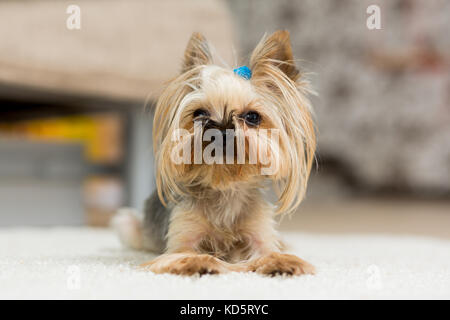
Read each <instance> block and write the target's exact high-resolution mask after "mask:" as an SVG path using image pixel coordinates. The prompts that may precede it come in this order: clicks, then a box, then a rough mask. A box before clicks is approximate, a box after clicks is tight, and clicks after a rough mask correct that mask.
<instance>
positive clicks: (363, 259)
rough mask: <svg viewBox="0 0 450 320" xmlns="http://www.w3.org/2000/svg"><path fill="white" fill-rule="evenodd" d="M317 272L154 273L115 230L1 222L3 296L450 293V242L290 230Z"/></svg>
mask: <svg viewBox="0 0 450 320" xmlns="http://www.w3.org/2000/svg"><path fill="white" fill-rule="evenodd" d="M285 240H286V241H287V242H288V243H289V244H290V245H291V246H292V248H291V250H290V252H293V253H296V254H298V255H299V256H300V257H302V258H304V259H306V260H308V261H309V262H311V263H313V264H314V265H315V266H316V267H317V269H318V274H317V275H316V276H303V277H297V278H281V277H278V278H266V277H261V276H258V275H255V274H227V275H218V276H204V277H201V278H199V277H192V278H188V277H178V276H172V275H154V274H151V273H148V272H144V271H139V270H137V269H136V265H138V264H140V263H142V262H145V261H147V260H149V259H151V258H152V257H153V256H152V255H151V254H145V253H141V252H134V251H130V250H127V249H124V248H122V247H121V245H120V244H119V242H118V240H117V238H116V237H115V235H114V234H113V233H112V232H111V231H109V230H100V229H81V228H80V229H77V228H54V229H0V298H1V299H5V298H6V299H9V298H44V299H47V298H57V299H73V298H74V299H79V298H83V299H98V298H100V299H110V298H117V299H122V298H124V299H316V298H356V299H370V298H447V299H449V298H450V241H444V240H434V239H427V238H420V237H393V236H387V235H379V236H369V235H352V236H326V235H313V234H296V233H290V234H285Z"/></svg>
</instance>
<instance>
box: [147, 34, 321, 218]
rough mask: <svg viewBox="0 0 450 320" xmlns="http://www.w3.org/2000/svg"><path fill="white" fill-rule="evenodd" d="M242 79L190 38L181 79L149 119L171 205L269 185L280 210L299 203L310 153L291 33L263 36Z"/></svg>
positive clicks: (310, 132)
mask: <svg viewBox="0 0 450 320" xmlns="http://www.w3.org/2000/svg"><path fill="white" fill-rule="evenodd" d="M250 68H251V71H252V73H253V75H252V77H251V78H250V79H245V78H243V77H241V76H239V75H237V74H235V73H234V72H233V71H231V70H228V69H225V68H222V67H219V66H216V65H213V64H212V56H211V54H210V51H209V47H208V44H207V42H206V40H205V39H204V38H203V36H201V35H199V34H194V35H193V36H192V37H191V40H190V41H189V43H188V46H187V49H186V52H185V58H184V62H183V67H182V73H181V75H180V76H178V77H177V78H176V79H174V80H173V81H172V82H170V83H169V85H168V87H167V88H166V90H165V91H164V92H163V93H162V95H161V97H160V98H159V100H158V103H157V107H156V113H155V120H154V139H155V140H154V147H155V155H156V165H157V182H158V183H157V185H158V189H159V191H160V195H161V196H162V195H164V196H166V197H168V198H170V199H171V200H175V199H176V198H177V197H180V196H181V197H182V196H184V195H187V194H188V195H195V194H196V193H198V192H199V191H200V190H202V189H204V188H210V189H216V190H227V189H231V188H237V186H239V187H242V185H245V186H257V185H260V184H261V182H262V181H263V180H267V179H270V180H272V181H273V182H274V183H275V184H276V186H277V187H278V189H279V191H280V208H281V209H282V211H288V210H290V209H291V208H293V207H294V206H296V205H298V203H299V202H300V201H301V198H302V197H303V193H304V190H305V188H306V181H307V178H308V175H309V171H310V168H311V162H312V158H313V154H314V149H315V136H314V128H313V122H312V120H311V115H310V106H309V102H308V100H307V99H306V97H305V96H304V91H305V90H306V89H305V87H304V84H302V83H300V82H299V81H298V80H299V72H298V70H297V69H296V68H295V65H294V64H293V56H292V50H291V46H290V42H289V34H288V33H287V32H284V31H281V32H276V33H275V34H273V35H272V36H270V37H268V38H264V39H263V40H262V41H261V42H260V44H259V45H258V46H257V47H256V48H255V50H254V52H253V54H252V57H251V60H250Z"/></svg>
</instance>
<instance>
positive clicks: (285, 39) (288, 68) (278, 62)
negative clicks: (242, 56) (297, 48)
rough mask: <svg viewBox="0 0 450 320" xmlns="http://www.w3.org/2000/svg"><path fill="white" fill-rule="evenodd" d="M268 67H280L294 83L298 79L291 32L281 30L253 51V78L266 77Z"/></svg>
mask: <svg viewBox="0 0 450 320" xmlns="http://www.w3.org/2000/svg"><path fill="white" fill-rule="evenodd" d="M267 65H272V66H276V67H278V68H279V69H280V70H281V71H283V73H284V74H285V75H286V76H288V77H289V78H290V79H291V80H293V81H296V80H297V79H298V77H299V70H298V69H297V68H296V66H295V62H294V56H293V54H292V47H291V41H290V38H289V31H286V30H279V31H276V32H274V33H273V34H272V35H271V36H269V37H266V36H265V37H264V38H263V39H262V40H261V41H260V42H259V43H258V45H257V46H256V48H255V50H253V53H252V56H251V58H250V66H251V70H252V73H253V76H254V77H257V76H258V75H264V73H265V71H264V70H265V68H264V67H265V66H267Z"/></svg>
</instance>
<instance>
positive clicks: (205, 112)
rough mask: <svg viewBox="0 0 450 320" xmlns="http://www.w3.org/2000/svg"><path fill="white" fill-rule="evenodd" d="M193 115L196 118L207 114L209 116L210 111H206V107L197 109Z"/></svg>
mask: <svg viewBox="0 0 450 320" xmlns="http://www.w3.org/2000/svg"><path fill="white" fill-rule="evenodd" d="M193 116H194V118H198V117H207V116H209V113H208V111H206V110H204V109H197V110H195V111H194V114H193Z"/></svg>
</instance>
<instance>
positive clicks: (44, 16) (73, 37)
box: [0, 0, 450, 238]
mask: <svg viewBox="0 0 450 320" xmlns="http://www.w3.org/2000/svg"><path fill="white" fill-rule="evenodd" d="M72 4H75V5H77V6H78V7H79V8H80V10H81V11H80V13H81V20H80V21H81V24H80V27H81V28H80V29H72V30H71V29H69V28H68V27H67V25H66V22H67V19H68V18H69V17H70V13H66V10H67V7H68V6H69V5H72ZM371 4H376V5H378V6H379V7H380V9H381V11H380V12H381V29H380V30H377V29H375V30H369V29H368V28H367V26H366V20H367V18H368V17H369V14H367V13H366V9H367V7H368V6H369V5H371ZM449 16H450V2H449V1H446V0H430V1H420V0H385V1H376V0H372V1H365V0H341V1H335V0H298V1H287V0H281V1H270V0H209V1H206V0H205V1H201V0H169V1H167V0H166V1H157V0H108V1H105V0H77V1H70V2H69V1H62V0H14V1H0V39H2V40H1V41H0V226H1V227H12V226H56V225H89V226H99V227H102V226H107V225H108V221H109V219H110V217H111V215H112V214H113V213H114V211H115V210H116V209H117V208H118V207H121V206H133V207H137V208H140V209H141V208H142V207H143V201H144V199H145V198H146V197H147V196H148V195H149V194H150V193H151V192H152V190H153V189H154V181H153V176H154V171H153V161H152V142H151V130H152V108H153V105H154V102H155V100H156V99H157V97H158V92H160V90H161V88H162V87H163V85H164V83H165V82H166V81H167V80H169V79H170V78H171V77H173V76H174V75H176V74H177V72H179V67H180V63H181V58H182V55H183V51H184V48H185V45H186V43H187V41H188V39H189V37H190V35H191V33H192V32H193V31H200V32H202V33H203V34H205V36H206V37H207V38H208V39H209V40H210V42H211V43H212V44H213V45H214V50H215V51H216V52H217V53H218V54H219V55H220V56H221V57H222V59H223V61H225V62H226V63H227V64H228V66H229V67H230V68H233V67H236V66H239V65H242V64H245V63H246V62H247V61H248V57H249V54H250V53H251V50H252V49H253V48H254V46H255V45H256V43H257V42H258V41H259V40H260V38H261V37H262V36H263V35H264V34H265V33H270V32H273V31H275V30H277V29H287V30H289V31H290V32H291V40H292V44H293V48H294V53H295V56H296V57H297V58H298V59H299V63H298V65H299V66H300V68H301V69H302V71H303V72H304V73H305V74H306V75H307V76H308V77H309V79H310V80H311V82H312V86H313V87H314V88H315V90H316V91H317V92H318V96H317V97H314V98H313V104H314V107H315V112H316V120H317V128H318V135H319V149H318V154H317V166H316V167H315V168H314V171H313V173H312V177H311V182H310V188H309V191H308V195H307V199H306V200H305V202H304V203H303V204H302V206H301V207H300V210H299V213H298V214H295V215H293V216H292V217H291V218H289V217H286V218H284V219H283V221H282V222H281V227H282V228H283V229H285V230H301V231H305V232H327V233H350V232H351V233H367V232H382V233H396V234H420V235H428V236H436V237H446V238H450V37H449V36H448V33H449V31H450V22H449V19H448V18H449Z"/></svg>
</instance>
